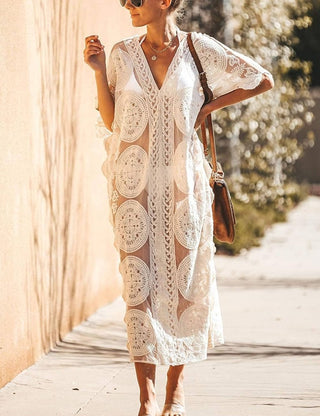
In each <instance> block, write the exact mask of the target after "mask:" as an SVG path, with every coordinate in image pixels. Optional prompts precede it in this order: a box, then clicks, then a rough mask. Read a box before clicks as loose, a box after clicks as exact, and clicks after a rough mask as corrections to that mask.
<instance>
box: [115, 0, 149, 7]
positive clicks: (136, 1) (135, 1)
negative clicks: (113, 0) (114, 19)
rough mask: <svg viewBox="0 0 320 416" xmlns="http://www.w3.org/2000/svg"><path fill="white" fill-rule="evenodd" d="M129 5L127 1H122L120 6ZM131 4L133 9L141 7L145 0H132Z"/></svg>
mask: <svg viewBox="0 0 320 416" xmlns="http://www.w3.org/2000/svg"><path fill="white" fill-rule="evenodd" d="M126 3H127V0H120V4H121V6H122V7H124V6H125V5H126ZM130 3H131V4H132V6H133V7H141V6H142V4H143V0H130Z"/></svg>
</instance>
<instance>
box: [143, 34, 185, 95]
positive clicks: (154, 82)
mask: <svg viewBox="0 0 320 416" xmlns="http://www.w3.org/2000/svg"><path fill="white" fill-rule="evenodd" d="M178 33H181V31H180V29H178ZM144 36H145V35H144ZM144 36H143V37H142V39H143V38H144ZM135 39H136V41H137V43H138V49H139V51H140V53H141V55H142V59H143V60H144V62H145V64H146V66H147V68H148V72H149V75H150V78H151V79H152V83H153V85H154V87H155V88H156V90H157V92H158V93H160V92H161V91H162V89H163V87H164V85H165V83H166V81H167V78H168V74H169V73H170V71H171V67H172V66H173V63H174V61H175V60H176V59H177V55H178V53H180V49H181V45H182V43H183V42H184V41H185V39H186V36H184V37H183V38H182V39H179V45H178V47H177V49H176V51H175V53H174V55H173V58H172V59H171V62H170V64H169V66H168V68H167V72H166V75H165V77H164V80H163V82H162V85H161V87H160V88H159V86H158V84H157V83H156V80H155V77H154V75H153V72H152V70H151V67H150V64H149V62H148V59H147V57H146V55H145V53H144V50H143V48H142V46H141V43H140V42H141V40H140V39H139V35H137V36H136V37H135Z"/></svg>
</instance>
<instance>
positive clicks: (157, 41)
mask: <svg viewBox="0 0 320 416" xmlns="http://www.w3.org/2000/svg"><path fill="white" fill-rule="evenodd" d="M177 29H178V27H177V25H176V23H175V21H174V20H173V19H167V20H165V22H164V23H157V24H155V23H153V24H150V25H147V36H146V39H147V41H148V42H149V43H151V45H152V46H153V47H154V48H155V49H161V47H163V46H166V45H167V44H168V43H169V42H170V41H171V40H172V39H173V38H174V37H175V36H176V34H177Z"/></svg>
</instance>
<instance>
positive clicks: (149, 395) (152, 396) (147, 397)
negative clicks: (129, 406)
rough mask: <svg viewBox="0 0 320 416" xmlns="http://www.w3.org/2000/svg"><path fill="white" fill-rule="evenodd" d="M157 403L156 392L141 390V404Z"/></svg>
mask: <svg viewBox="0 0 320 416" xmlns="http://www.w3.org/2000/svg"><path fill="white" fill-rule="evenodd" d="M155 401H156V392H155V391H154V390H150V389H142V390H140V403H153V402H155Z"/></svg>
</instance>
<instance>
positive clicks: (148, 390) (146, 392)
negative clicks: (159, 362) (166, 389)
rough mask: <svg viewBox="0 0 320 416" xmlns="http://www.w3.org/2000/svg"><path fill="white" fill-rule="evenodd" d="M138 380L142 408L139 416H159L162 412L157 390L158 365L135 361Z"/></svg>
mask: <svg viewBox="0 0 320 416" xmlns="http://www.w3.org/2000/svg"><path fill="white" fill-rule="evenodd" d="M134 364H135V369H136V374H137V380H138V384H139V388H140V405H141V406H140V410H139V414H138V416H144V415H150V416H157V415H158V414H159V412H160V409H159V406H158V403H157V400H156V391H155V378H156V366H155V365H154V364H148V363H137V362H135V363H134Z"/></svg>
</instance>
